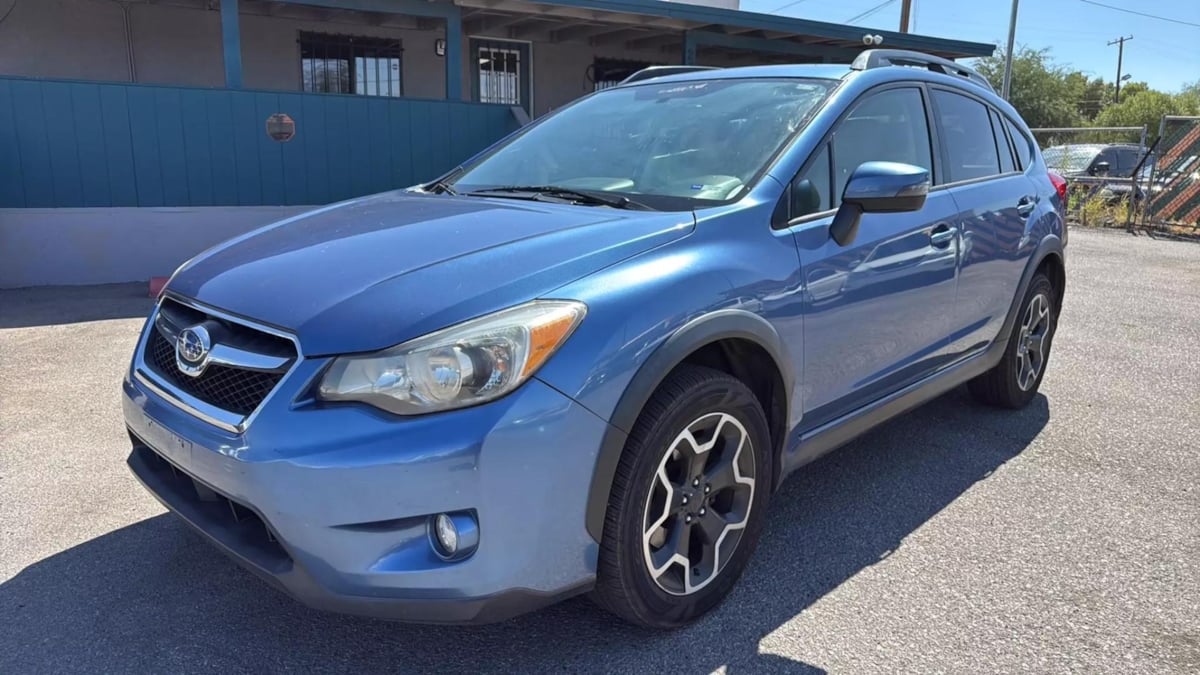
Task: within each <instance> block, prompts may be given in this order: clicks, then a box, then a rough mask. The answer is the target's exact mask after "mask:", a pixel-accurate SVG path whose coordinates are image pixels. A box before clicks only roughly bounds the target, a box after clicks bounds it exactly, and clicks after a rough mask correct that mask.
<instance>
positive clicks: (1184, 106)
mask: <svg viewBox="0 0 1200 675" xmlns="http://www.w3.org/2000/svg"><path fill="white" fill-rule="evenodd" d="M1175 98H1176V99H1177V100H1178V103H1179V109H1180V110H1182V111H1183V112H1182V113H1180V114H1183V115H1200V80H1196V81H1195V82H1191V83H1188V84H1185V85H1183V89H1182V90H1181V91H1180V92H1179V93H1178V94H1176V95H1175Z"/></svg>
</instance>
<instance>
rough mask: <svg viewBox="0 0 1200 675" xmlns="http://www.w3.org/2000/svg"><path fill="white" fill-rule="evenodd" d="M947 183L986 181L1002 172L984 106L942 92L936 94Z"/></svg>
mask: <svg viewBox="0 0 1200 675" xmlns="http://www.w3.org/2000/svg"><path fill="white" fill-rule="evenodd" d="M933 100H934V103H935V114H936V115H937V117H938V124H939V127H940V132H941V136H940V138H941V140H942V148H943V154H944V155H945V160H946V172H945V173H946V176H947V181H948V182H951V183H957V182H959V181H964V180H974V179H977V178H987V177H988V176H995V175H997V174H999V173H1000V153H999V152H998V151H997V150H996V147H997V146H996V136H995V134H994V133H992V121H991V119H990V118H989V116H988V108H987V106H985V105H984V104H983V103H980V102H979V101H977V100H975V99H973V98H970V97H968V96H963V95H961V94H956V93H954V92H950V91H946V90H943V89H935V90H934V92H933Z"/></svg>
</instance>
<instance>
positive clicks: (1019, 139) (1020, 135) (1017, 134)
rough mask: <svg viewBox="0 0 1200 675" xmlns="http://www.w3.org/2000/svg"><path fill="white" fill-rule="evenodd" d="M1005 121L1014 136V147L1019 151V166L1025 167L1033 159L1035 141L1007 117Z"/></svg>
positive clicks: (1009, 131)
mask: <svg viewBox="0 0 1200 675" xmlns="http://www.w3.org/2000/svg"><path fill="white" fill-rule="evenodd" d="M1004 123H1005V124H1007V125H1008V135H1009V136H1012V140H1013V149H1014V150H1016V151H1017V168H1019V169H1025V168H1026V167H1028V166H1029V164H1030V163H1031V162H1032V161H1033V150H1032V149H1031V148H1032V147H1033V141H1031V140H1030V139H1029V137H1028V136H1026V135H1025V132H1023V131H1021V129H1020V128H1018V127H1017V125H1015V124H1013V123H1012V121H1011V120H1008V119H1005V120H1004Z"/></svg>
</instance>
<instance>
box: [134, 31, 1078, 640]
mask: <svg viewBox="0 0 1200 675" xmlns="http://www.w3.org/2000/svg"><path fill="white" fill-rule="evenodd" d="M913 66H915V67H913ZM1064 189H1065V186H1064V184H1063V183H1062V181H1061V179H1060V178H1058V177H1057V176H1055V175H1053V174H1051V173H1049V172H1048V171H1047V168H1046V165H1045V163H1044V162H1043V160H1042V158H1041V156H1040V154H1039V151H1038V148H1037V146H1036V145H1035V143H1034V142H1033V140H1032V137H1031V135H1030V132H1029V129H1028V128H1027V127H1026V125H1025V124H1024V123H1023V122H1022V121H1021V119H1020V117H1019V116H1018V114H1017V112H1016V111H1015V110H1014V109H1013V108H1012V107H1011V106H1010V105H1009V104H1008V103H1006V102H1005V101H1004V100H1002V99H1001V98H999V97H998V96H996V94H995V93H994V92H993V91H992V90H991V88H990V87H989V86H988V85H987V84H986V82H985V81H983V79H982V78H980V77H979V76H978V74H976V73H974V72H973V71H970V70H969V69H966V68H964V67H962V66H960V65H958V64H955V63H953V62H950V61H945V60H942V59H938V58H936V57H929V56H924V55H920V54H915V53H911V52H897V51H892V50H872V51H868V52H864V53H863V54H862V55H860V57H859V58H858V59H856V60H855V62H854V63H853V64H852V65H850V66H846V65H785V66H762V67H748V68H733V69H724V70H715V69H692V68H671V69H665V70H659V71H645V72H642V73H639V74H637V75H635V76H632V77H631V78H630V81H627V82H626V83H625V84H623V85H622V86H618V87H614V88H611V89H608V90H605V91H601V92H598V93H596V94H593V95H589V96H587V97H584V98H582V99H581V100H579V101H577V102H575V103H573V104H571V105H570V106H568V107H565V108H563V109H561V110H559V111H558V112H555V113H554V114H551V115H548V116H546V117H543V118H541V119H539V120H537V121H535V122H533V123H532V124H529V125H527V126H525V127H524V128H522V129H520V130H519V131H517V132H515V133H513V134H512V135H511V136H509V137H508V138H505V139H503V140H502V141H500V142H498V143H496V144H495V145H494V146H493V147H491V148H489V149H487V150H485V151H483V152H482V153H480V154H479V155H477V156H476V157H474V158H472V159H470V160H468V161H466V162H464V163H463V164H462V165H461V166H459V167H458V168H456V169H454V170H453V171H451V172H449V173H447V174H446V175H444V176H441V177H439V178H437V179H436V180H433V181H432V182H430V183H428V184H423V185H420V186H414V187H412V188H408V189H405V190H397V191H394V192H387V193H383V194H378V195H374V196H369V197H363V198H360V199H353V200H350V201H347V202H343V203H339V204H334V205H331V206H327V207H324V208H319V209H317V210H315V211H312V212H310V213H306V214H304V215H300V216H297V217H293V218H289V219H287V220H284V221H282V222H279V223H276V224H273V225H270V226H267V227H264V228H262V229H258V230H256V231H253V232H250V233H248V234H246V235H244V236H240V237H238V238H236V239H233V240H231V241H229V242H226V243H224V244H222V245H219V246H217V247H215V248H213V249H211V250H209V251H206V252H204V253H202V254H200V255H198V256H197V257H195V258H194V259H192V260H190V261H188V262H187V263H185V264H184V265H182V266H181V267H180V268H179V269H178V270H177V271H176V272H175V274H174V275H173V276H172V278H171V279H170V280H169V282H168V284H167V286H166V289H165V291H164V292H163V294H162V295H161V297H160V298H159V300H158V303H157V305H156V306H155V308H154V310H153V313H152V315H151V316H150V318H149V320H148V321H147V323H146V326H145V329H144V330H143V332H142V334H141V338H140V340H139V342H138V344H137V347H136V352H135V354H134V356H133V363H132V365H131V367H130V369H129V372H128V374H127V377H126V379H125V381H124V384H123V392H124V395H123V405H124V416H125V422H126V425H127V426H128V430H129V435H130V438H131V439H132V442H133V451H132V454H131V455H130V457H129V460H128V463H129V466H130V467H131V468H132V470H133V472H134V474H136V476H137V477H138V478H139V479H140V480H141V482H142V483H144V485H145V486H146V487H147V488H148V489H149V490H150V491H151V492H152V493H153V494H154V495H155V496H156V497H157V498H158V499H159V500H161V501H162V502H163V504H165V505H166V506H167V507H168V508H169V509H170V510H172V511H174V512H176V513H177V514H178V515H179V516H181V517H182V518H183V519H184V520H186V521H187V522H188V523H189V524H191V525H192V526H194V527H195V528H196V529H197V530H199V531H200V532H201V533H203V534H204V535H205V536H206V537H207V538H208V539H210V540H211V541H212V542H213V543H214V544H216V545H217V546H218V547H219V548H221V549H223V550H224V552H225V553H227V554H229V555H231V556H232V557H233V558H234V559H236V560H237V561H238V562H240V563H241V564H242V565H244V566H245V567H247V568H249V569H250V570H251V571H253V572H255V573H257V574H258V575H259V576H261V577H262V578H263V579H265V580H267V581H268V582H270V583H272V584H273V585H275V586H277V587H278V588H280V589H282V590H284V591H286V592H288V593H290V594H291V595H293V596H295V597H296V598H298V599H300V600H302V601H303V602H305V603H307V604H309V605H312V606H314V607H319V608H324V609H330V610H336V611H342V612H348V613H356V614H364V615H371V616H377V617H386V618H392V619H401V620H410V621H422V622H446V623H481V622H489V621H497V620H501V619H504V618H507V617H511V616H514V615H516V614H519V613H522V612H525V611H528V610H531V609H534V608H537V607H539V606H542V605H545V604H548V603H551V602H554V601H557V600H559V599H562V598H565V597H568V596H572V595H575V594H580V593H585V592H590V593H591V595H592V597H593V598H594V599H595V600H596V601H597V602H598V604H599V605H601V606H602V607H604V608H607V609H608V610H611V611H612V612H615V613H616V614H617V615H619V616H621V617H624V618H625V619H627V620H629V621H632V622H635V623H638V624H642V625H646V626H653V627H673V626H678V625H681V624H684V623H686V622H688V621H690V620H692V619H695V618H696V617H698V616H700V615H702V614H703V613H705V612H707V611H708V610H710V609H712V608H713V607H714V606H716V605H717V604H718V603H719V602H720V601H721V600H722V599H723V598H724V597H725V596H726V595H727V594H728V593H729V592H730V589H731V588H732V587H733V586H734V584H735V583H736V581H737V580H738V577H739V576H740V575H741V573H742V571H743V570H744V569H745V567H746V565H747V561H748V560H749V559H750V556H751V553H752V552H753V550H754V547H755V543H756V541H757V540H758V539H759V537H760V535H761V533H762V531H763V524H764V523H765V521H766V519H767V513H768V508H767V507H768V504H769V502H770V499H771V496H772V493H774V492H775V491H776V490H777V489H778V487H779V485H780V482H781V481H782V480H783V478H784V477H785V476H787V475H788V474H790V473H792V472H794V471H796V470H797V469H799V468H801V467H803V466H804V465H806V464H808V463H810V462H812V461H813V459H815V458H816V457H818V456H820V455H822V454H823V453H825V452H827V451H829V450H831V449H833V448H835V447H837V446H839V445H842V444H844V443H845V442H846V441H848V440H849V439H851V438H853V437H855V436H857V435H859V434H861V433H863V432H864V431H866V430H867V429H870V428H871V427H873V426H875V425H877V424H879V423H881V422H883V421H885V420H887V419H889V418H891V417H893V416H895V415H898V414H900V413H903V412H904V411H906V410H909V409H911V408H913V407H914V406H917V405H919V404H921V403H923V402H925V401H928V400H929V399H931V398H933V397H935V396H938V395H939V394H941V393H943V392H946V391H948V390H950V389H951V388H954V387H956V386H958V385H960V384H963V383H966V385H967V386H968V387H969V388H970V391H971V392H973V393H974V395H975V396H977V397H978V398H979V399H982V401H984V402H986V403H989V404H994V405H998V406H1004V407H1009V408H1020V407H1021V406H1024V405H1025V404H1027V403H1028V402H1029V401H1030V400H1031V399H1032V398H1033V396H1034V395H1035V392H1036V391H1037V390H1038V386H1039V384H1040V382H1041V380H1042V377H1043V375H1044V374H1045V372H1046V364H1047V360H1048V358H1049V355H1050V346H1051V341H1052V339H1053V337H1054V331H1055V325H1056V321H1057V318H1058V315H1059V308H1060V307H1061V303H1062V298H1063V289H1064V283H1065V272H1064V270H1065V268H1064V264H1063V261H1064V258H1063V248H1064V244H1065V242H1066V231H1065V229H1064V226H1063V191H1064Z"/></svg>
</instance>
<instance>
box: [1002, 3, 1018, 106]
mask: <svg viewBox="0 0 1200 675" xmlns="http://www.w3.org/2000/svg"><path fill="white" fill-rule="evenodd" d="M1019 2H1020V0H1012V16H1010V17H1009V19H1008V49H1007V50H1006V51H1005V52H1004V82H1003V83H1002V84H1001V85H1000V98H1002V99H1004V100H1005V101H1007V100H1008V94H1009V91H1010V90H1011V89H1012V67H1013V44H1014V43H1015V42H1016V40H1017V4H1018V3H1019Z"/></svg>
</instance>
